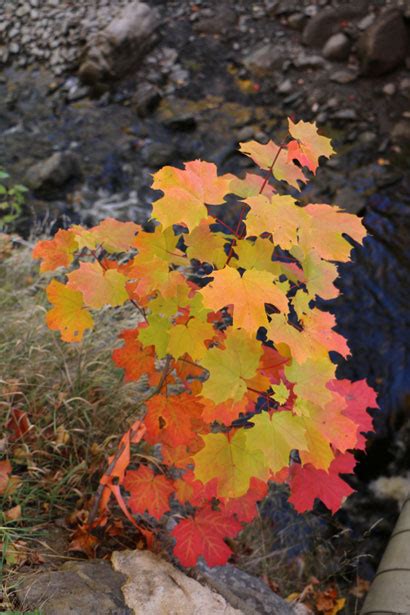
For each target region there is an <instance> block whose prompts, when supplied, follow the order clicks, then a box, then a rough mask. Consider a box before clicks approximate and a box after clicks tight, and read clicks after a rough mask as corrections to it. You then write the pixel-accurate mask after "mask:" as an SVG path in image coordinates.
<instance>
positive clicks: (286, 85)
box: [277, 79, 293, 95]
mask: <svg viewBox="0 0 410 615" xmlns="http://www.w3.org/2000/svg"><path fill="white" fill-rule="evenodd" d="M292 89H293V84H292V81H291V80H290V79H285V81H282V83H280V84H279V85H278V90H277V91H278V92H279V94H283V95H286V94H290V93H291V91H292Z"/></svg>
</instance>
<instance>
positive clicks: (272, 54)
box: [243, 43, 283, 73]
mask: <svg viewBox="0 0 410 615" xmlns="http://www.w3.org/2000/svg"><path fill="white" fill-rule="evenodd" d="M282 62H283V57H282V56H281V55H280V54H279V53H278V47H277V45H275V44H273V43H266V44H265V45H262V46H261V47H257V48H256V49H253V50H252V51H251V52H250V53H249V54H248V55H246V56H245V58H244V59H243V64H244V65H245V66H246V68H247V69H248V70H251V71H255V72H257V73H264V72H266V71H269V70H271V69H273V68H279V67H280V65H281V63H282Z"/></svg>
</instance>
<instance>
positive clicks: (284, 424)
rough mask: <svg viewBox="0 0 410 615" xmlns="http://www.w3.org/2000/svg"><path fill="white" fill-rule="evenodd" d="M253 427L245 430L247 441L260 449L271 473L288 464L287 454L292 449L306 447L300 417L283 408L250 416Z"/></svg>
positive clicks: (252, 446) (251, 445)
mask: <svg viewBox="0 0 410 615" xmlns="http://www.w3.org/2000/svg"><path fill="white" fill-rule="evenodd" d="M252 423H253V424H254V427H252V429H249V431H247V441H248V445H249V446H250V447H251V448H255V449H257V450H260V451H261V452H262V454H263V456H264V459H265V463H266V465H267V466H268V468H269V470H270V471H271V472H273V473H276V472H279V471H280V470H282V469H283V468H284V467H286V466H288V465H289V455H290V452H291V450H293V449H297V450H300V449H302V450H303V449H307V442H306V438H305V429H304V427H303V421H302V420H301V418H300V417H298V416H295V415H293V414H292V412H290V411H287V410H284V411H282V412H274V413H273V414H272V417H270V416H269V414H268V413H267V412H262V413H261V414H257V415H255V416H254V417H253V418H252Z"/></svg>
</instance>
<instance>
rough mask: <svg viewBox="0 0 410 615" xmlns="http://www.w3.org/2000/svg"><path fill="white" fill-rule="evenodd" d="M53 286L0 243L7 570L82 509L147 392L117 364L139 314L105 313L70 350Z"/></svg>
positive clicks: (2, 527) (18, 252)
mask: <svg viewBox="0 0 410 615" xmlns="http://www.w3.org/2000/svg"><path fill="white" fill-rule="evenodd" d="M47 283H48V279H47V276H41V277H40V276H39V274H38V268H37V266H36V265H35V264H34V263H33V262H32V260H31V247H30V246H28V245H18V246H16V247H15V248H14V249H13V250H8V247H7V246H5V245H4V243H3V244H2V242H1V237H0V460H1V459H5V458H7V459H9V460H10V461H11V463H12V466H13V474H14V475H16V476H17V477H18V479H19V486H18V488H17V489H16V491H15V492H14V493H13V494H11V495H8V496H5V495H3V496H0V511H3V512H0V543H1V544H2V549H1V548H0V566H1V567H2V568H3V570H6V571H7V570H8V569H9V568H10V566H7V563H9V564H10V563H12V560H13V559H15V558H13V557H12V556H11V557H10V554H12V553H13V550H12V547H11V545H13V544H16V542H17V543H19V541H20V543H21V542H23V543H24V541H31V540H32V538H33V535H34V536H37V535H38V532H41V531H42V530H43V529H44V528H45V527H47V524H49V523H50V522H51V521H54V520H56V519H57V520H61V519H63V518H65V517H66V516H67V514H69V513H70V512H72V511H75V510H81V509H82V508H84V507H86V505H87V501H89V500H90V498H91V497H92V496H93V494H94V493H95V490H96V487H97V485H98V480H99V478H100V476H101V473H102V471H103V470H104V468H105V466H106V458H107V455H108V454H110V453H111V452H112V450H113V449H114V448H115V446H116V443H117V442H118V437H119V436H120V435H122V433H123V432H124V431H125V430H126V429H127V428H128V425H129V420H130V419H132V418H134V419H135V413H136V402H137V399H138V397H139V394H140V391H141V385H140V386H139V387H138V386H137V385H136V384H135V383H130V384H124V383H123V382H122V372H121V370H118V369H115V367H114V366H113V363H112V361H111V352H112V349H113V347H114V346H115V344H116V338H117V335H118V332H119V331H120V330H122V329H124V328H126V327H127V326H133V322H134V321H135V315H134V314H133V312H132V311H131V310H130V309H122V310H116V311H113V310H111V311H106V312H102V313H101V314H100V315H99V316H98V318H97V330H96V331H94V332H93V333H91V334H89V335H88V336H87V337H86V338H85V339H84V341H83V342H82V343H80V344H65V343H64V342H61V341H60V340H59V336H58V334H56V333H53V332H51V331H49V330H48V328H47V326H46V324H45V321H44V315H45V312H46V309H47V305H46V304H47V299H46V296H45V292H44V289H45V286H46V285H47ZM15 409H19V410H21V411H22V412H24V413H26V414H27V416H28V418H29V421H30V424H31V427H30V429H29V431H28V432H27V433H25V434H24V435H23V436H22V437H17V438H15V437H14V438H13V430H12V429H10V428H9V429H7V424H8V422H9V420H10V417H11V416H12V413H13V411H14V410H15ZM14 435H15V434H14ZM17 505H19V506H21V516H20V518H19V519H17V520H16V521H10V520H8V519H7V518H6V516H5V512H6V511H7V510H9V509H10V508H12V507H14V506H17ZM30 544H32V542H31V543H30ZM18 559H19V558H17V560H18ZM17 563H18V562H17ZM0 575H1V568H0ZM0 605H1V600H0ZM3 608H9V605H7V604H4V605H3Z"/></svg>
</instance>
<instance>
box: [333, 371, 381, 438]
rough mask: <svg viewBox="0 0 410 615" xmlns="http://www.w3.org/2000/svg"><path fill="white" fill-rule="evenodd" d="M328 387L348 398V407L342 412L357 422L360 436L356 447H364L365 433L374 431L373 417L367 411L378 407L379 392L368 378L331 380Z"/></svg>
mask: <svg viewBox="0 0 410 615" xmlns="http://www.w3.org/2000/svg"><path fill="white" fill-rule="evenodd" d="M327 387H328V389H330V390H331V391H335V392H336V393H339V395H342V396H343V397H344V399H345V400H346V408H344V409H343V410H342V414H344V416H347V417H348V418H349V419H351V420H352V421H354V422H355V423H357V425H358V428H359V429H358V437H357V442H356V446H355V448H359V449H364V447H365V445H366V438H365V437H364V435H363V434H364V433H368V432H369V431H374V428H373V417H371V416H370V414H369V413H368V412H367V409H368V408H378V407H379V406H378V403H377V401H376V398H377V393H376V391H374V389H372V388H371V387H369V385H368V384H367V382H366V380H358V381H357V382H350V380H331V381H330V382H329V384H328V385H327Z"/></svg>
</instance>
